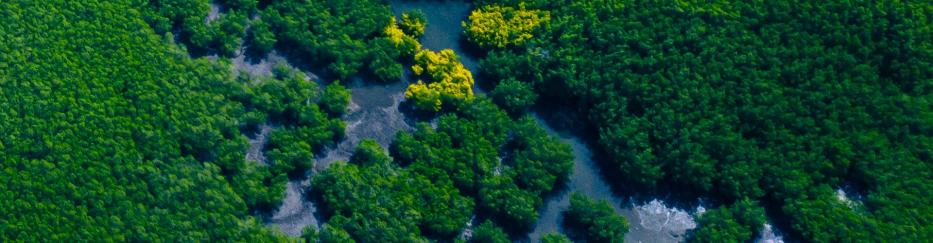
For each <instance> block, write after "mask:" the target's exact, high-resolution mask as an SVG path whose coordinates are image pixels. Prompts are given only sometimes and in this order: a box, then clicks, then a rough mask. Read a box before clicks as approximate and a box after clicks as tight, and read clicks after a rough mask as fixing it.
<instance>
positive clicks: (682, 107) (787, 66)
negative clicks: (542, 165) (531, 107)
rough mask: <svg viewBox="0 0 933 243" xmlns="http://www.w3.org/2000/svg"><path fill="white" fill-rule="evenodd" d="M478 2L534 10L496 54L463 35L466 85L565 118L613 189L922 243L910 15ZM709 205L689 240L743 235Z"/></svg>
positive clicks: (928, 83)
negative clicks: (670, 194) (839, 191)
mask: <svg viewBox="0 0 933 243" xmlns="http://www.w3.org/2000/svg"><path fill="white" fill-rule="evenodd" d="M480 2H481V3H480V5H481V6H480V7H479V8H480V9H485V8H488V7H486V6H510V7H512V8H520V7H524V8H526V9H529V10H531V9H538V10H547V11H549V15H550V21H549V22H548V23H546V24H545V25H543V26H541V27H539V28H536V29H535V31H534V32H532V36H533V37H532V38H530V39H528V40H526V41H524V42H523V43H518V44H515V45H514V46H511V47H509V48H500V47H501V45H497V44H496V43H497V42H495V41H491V40H485V39H478V38H473V40H474V41H478V45H479V46H487V47H488V46H494V47H497V48H496V49H493V50H490V52H489V53H488V55H487V56H486V58H485V59H484V60H483V61H482V63H481V66H482V70H481V72H482V73H481V76H482V77H484V78H488V79H489V80H493V81H500V80H518V81H522V82H527V83H529V84H531V85H532V86H533V89H534V90H535V91H536V92H537V93H538V94H539V95H540V96H541V98H540V99H539V100H549V101H553V103H559V104H564V105H566V106H574V107H579V108H580V109H582V110H583V111H584V112H585V118H586V120H587V124H589V125H592V127H593V130H595V131H596V132H598V142H599V144H600V145H601V146H600V147H601V149H602V150H603V151H604V152H605V153H606V154H607V155H608V156H606V157H607V158H610V159H609V160H608V161H605V162H606V165H607V167H608V168H609V169H610V170H611V171H612V172H611V173H612V174H615V175H618V176H615V178H619V179H620V180H619V181H618V183H619V185H620V186H624V187H637V188H644V189H649V190H651V189H655V188H659V187H662V186H672V187H673V188H678V191H680V192H681V193H686V194H693V195H708V196H711V197H713V198H714V199H716V200H717V201H721V202H723V203H724V204H725V205H729V204H733V202H736V201H740V200H743V199H744V198H749V200H751V201H761V202H765V203H768V204H771V205H775V206H776V207H775V208H777V209H778V212H775V213H776V214H778V215H781V217H784V218H787V219H789V222H790V225H791V227H792V229H788V230H790V233H791V234H794V235H799V236H802V237H803V238H804V239H806V240H811V241H817V242H827V241H843V242H851V241H923V239H929V238H931V237H933V224H930V222H931V221H933V206H931V205H933V197H930V196H929V193H928V192H929V191H930V190H931V189H933V168H931V165H933V163H931V162H933V150H931V148H933V109H930V107H933V106H931V105H933V104H931V102H933V100H931V92H930V91H931V89H933V63H931V60H933V47H931V44H930V43H933V29H931V26H933V23H931V21H933V6H931V5H929V3H928V2H926V1H738V2H736V1H733V2H729V1H583V0H558V1H511V0H501V1H494V0H489V1H480ZM518 2H522V3H521V4H519V3H518ZM471 20H472V19H471ZM472 21H473V23H472V24H473V25H476V24H477V23H483V22H482V21H476V20H472ZM467 25H470V24H469V23H468V24H467ZM504 84H505V85H509V86H514V84H510V83H509V82H505V83H504ZM844 185H850V186H853V187H855V188H858V189H859V193H860V194H862V195H864V196H865V200H864V207H862V209H861V210H857V209H853V208H850V207H848V206H847V204H846V203H845V202H842V201H841V200H839V199H838V198H837V197H835V196H834V194H833V188H838V187H842V186H844ZM684 189H686V190H684ZM742 205H744V204H742ZM757 205H758V203H752V204H750V205H745V206H742V207H740V208H743V209H742V211H755V210H756V209H750V208H745V207H752V208H754V207H760V206H757ZM727 207H729V208H724V209H717V210H716V211H714V212H713V213H712V214H710V216H704V217H703V218H705V219H704V220H702V221H703V222H702V223H704V224H705V225H704V226H702V227H715V228H717V229H701V230H699V231H698V232H697V233H698V235H697V237H698V238H700V239H706V240H710V241H714V242H722V241H730V240H734V239H746V238H748V236H749V235H752V234H754V233H757V232H754V230H756V229H759V226H756V225H750V224H759V223H760V220H749V219H741V217H737V216H736V215H735V212H732V213H728V212H727V211H733V210H734V208H732V207H735V206H727ZM739 225H741V226H739ZM733 231H736V232H733ZM738 231H741V232H738Z"/></svg>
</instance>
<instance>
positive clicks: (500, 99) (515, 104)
mask: <svg viewBox="0 0 933 243" xmlns="http://www.w3.org/2000/svg"><path fill="white" fill-rule="evenodd" d="M490 96H491V97H492V100H493V101H495V102H496V104H498V105H499V106H500V107H502V109H505V110H506V111H508V112H509V113H511V114H520V113H522V112H524V111H525V110H527V109H528V107H530V106H531V105H534V103H535V100H536V99H538V94H537V93H535V91H534V90H532V87H531V84H529V83H525V82H521V81H518V80H514V79H507V80H504V81H502V82H500V83H499V85H496V88H495V89H493V90H492V92H491V93H490Z"/></svg>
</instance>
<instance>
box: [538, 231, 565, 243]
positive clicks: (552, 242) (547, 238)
mask: <svg viewBox="0 0 933 243" xmlns="http://www.w3.org/2000/svg"><path fill="white" fill-rule="evenodd" d="M541 243H570V239H568V238H567V236H566V235H563V234H561V233H547V234H545V235H544V236H541Z"/></svg>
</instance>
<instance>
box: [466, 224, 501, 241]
mask: <svg viewBox="0 0 933 243" xmlns="http://www.w3.org/2000/svg"><path fill="white" fill-rule="evenodd" d="M470 242H476V243H480V242H482V243H508V242H510V241H509V235H507V234H505V231H503V230H502V228H499V226H496V224H495V223H493V222H492V221H486V222H483V223H482V224H479V225H478V226H476V228H474V229H473V236H472V237H470Z"/></svg>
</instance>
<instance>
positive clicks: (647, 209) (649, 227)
mask: <svg viewBox="0 0 933 243" xmlns="http://www.w3.org/2000/svg"><path fill="white" fill-rule="evenodd" d="M389 2H390V4H391V7H392V11H393V12H394V13H395V14H396V15H400V14H401V13H402V12H405V11H408V10H414V9H420V10H422V11H423V12H424V13H425V14H426V16H427V20H428V21H427V22H428V24H427V26H426V28H425V36H424V37H422V38H421V43H422V45H423V46H424V47H425V48H427V49H431V50H442V49H448V48H449V49H453V50H454V51H455V52H456V53H458V55H459V56H460V59H461V62H462V63H463V64H464V66H466V67H467V68H468V69H470V70H472V71H474V72H475V71H476V70H477V67H478V63H477V60H476V59H475V57H474V56H472V55H470V54H472V53H470V52H469V51H467V49H468V48H467V47H466V46H467V45H466V44H465V43H464V39H463V31H462V27H461V21H464V20H465V19H466V18H467V16H469V13H470V10H471V8H472V5H471V4H470V3H469V2H465V1H430V0H390V1H389ZM280 62H285V63H287V60H286V59H285V58H283V57H281V56H280V55H278V54H276V53H275V52H272V53H270V54H268V55H267V56H266V57H263V58H261V59H259V60H253V61H250V60H246V59H245V57H243V56H242V55H239V56H237V57H236V58H234V59H233V63H234V65H235V66H236V67H237V68H238V69H240V70H245V71H248V72H250V73H253V74H254V75H269V74H270V70H271V67H272V66H273V65H275V64H277V63H280ZM305 71H306V73H307V74H309V77H311V78H313V79H316V76H314V74H313V73H310V72H307V70H305ZM403 80H408V78H407V77H405V78H403ZM481 81H482V80H478V82H481ZM345 85H347V86H348V87H349V88H351V94H352V100H351V104H350V109H349V112H348V114H347V115H345V117H344V119H345V120H346V122H347V128H346V138H345V139H344V140H343V141H341V142H340V143H339V144H337V145H336V146H333V147H331V148H328V149H327V150H325V151H324V152H323V153H321V154H319V155H318V156H317V157H316V158H315V168H314V169H313V170H312V171H309V172H308V175H310V174H313V173H314V171H318V170H322V169H324V168H326V167H327V166H328V165H330V164H331V163H333V162H334V161H346V160H347V159H348V158H349V156H350V155H351V153H352V151H353V148H354V147H355V146H356V145H357V144H358V143H359V141H360V140H361V139H364V138H372V139H375V140H376V141H377V142H379V144H381V145H383V146H385V147H388V145H389V143H390V142H391V140H392V138H393V137H394V136H395V134H396V133H397V132H398V131H410V130H411V127H412V125H413V124H414V121H413V120H411V119H409V118H407V117H406V116H405V114H404V113H402V112H401V111H400V109H399V104H400V103H401V102H402V101H403V99H404V90H405V88H406V87H407V85H408V82H407V81H401V82H395V83H392V84H374V83H373V82H364V81H363V80H360V79H355V80H352V81H351V82H350V83H347V84H345ZM474 90H476V91H477V92H478V93H482V90H479V88H476V87H474ZM535 117H536V118H537V120H538V122H539V123H540V124H541V125H542V126H543V127H545V128H546V129H547V130H548V132H549V133H551V134H553V135H556V136H558V137H559V138H560V139H561V140H563V141H564V142H566V143H568V144H570V145H571V147H572V148H573V154H574V156H575V158H574V166H573V172H572V174H571V177H570V179H569V181H568V183H567V185H566V186H565V187H564V189H563V190H561V191H559V192H556V193H554V194H553V195H549V196H548V197H547V198H545V204H544V206H543V207H542V208H540V209H539V210H540V211H539V213H540V218H539V220H538V222H537V223H536V225H535V227H534V228H533V229H532V231H531V232H530V233H529V234H528V235H527V237H523V238H521V239H519V241H530V242H537V241H538V239H539V238H540V237H541V236H542V235H543V234H546V233H550V232H562V231H563V228H562V226H561V221H562V211H563V210H564V209H566V208H567V206H568V204H569V195H570V193H571V192H578V193H582V194H584V195H586V196H589V197H591V198H595V199H600V200H606V201H609V202H610V203H611V205H612V206H613V208H614V209H615V211H616V213H618V214H621V215H623V216H624V217H626V218H627V219H628V221H629V224H630V227H629V228H630V230H629V232H628V234H626V236H625V241H627V242H680V241H683V238H684V234H685V233H686V232H687V231H688V230H690V229H693V228H695V227H696V223H695V221H694V216H695V215H697V214H700V213H702V212H703V211H704V209H703V207H702V206H698V205H702V203H700V202H697V203H687V205H691V206H690V207H691V208H688V209H686V210H685V209H681V208H677V207H672V206H668V205H667V204H666V203H665V202H664V201H662V200H658V199H651V200H641V201H635V200H634V199H631V198H626V197H624V196H621V195H618V194H616V193H614V192H613V190H612V189H611V188H610V186H609V184H607V182H606V181H605V180H604V179H603V177H602V175H601V174H600V172H599V166H598V165H597V163H596V161H594V160H593V152H592V150H591V149H590V147H589V145H588V144H587V143H586V142H585V141H584V140H583V139H582V138H580V137H578V136H576V135H575V134H573V133H572V132H568V131H562V130H560V129H554V128H552V127H551V126H549V125H548V123H547V122H546V121H545V120H544V119H542V118H540V117H539V116H538V115H537V114H535ZM272 129H274V128H272V127H268V126H264V127H263V129H261V131H260V132H259V133H258V134H254V135H252V136H251V139H250V144H251V145H252V146H251V149H250V151H249V152H248V153H247V157H248V158H250V159H252V160H255V161H259V162H260V163H264V158H263V156H262V152H261V149H260V148H261V146H262V145H263V144H264V143H265V135H266V134H268V132H269V131H270V130H272ZM307 188H309V181H308V179H307V178H305V179H303V180H293V181H290V182H289V183H288V185H287V187H286V198H285V200H284V201H283V204H282V206H281V207H280V208H278V209H277V210H275V211H274V212H272V213H271V214H270V215H267V216H265V217H264V218H263V219H264V221H265V222H266V224H267V225H271V226H274V227H277V228H279V229H281V230H282V231H283V232H285V233H286V234H288V235H293V236H298V235H300V234H301V231H302V229H304V228H305V227H307V226H308V225H316V226H319V225H318V224H319V223H320V222H319V220H318V219H317V214H316V208H315V206H314V204H313V202H312V201H310V200H308V199H307V198H306V197H305V195H307V193H313V192H308V191H306V190H307ZM767 226H768V227H767V228H766V229H765V230H766V232H762V235H763V236H765V237H764V238H761V239H759V240H758V241H765V242H769V241H773V242H780V241H781V238H780V236H779V235H776V234H774V233H773V231H772V228H771V227H770V225H767ZM775 239H776V241H775Z"/></svg>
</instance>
